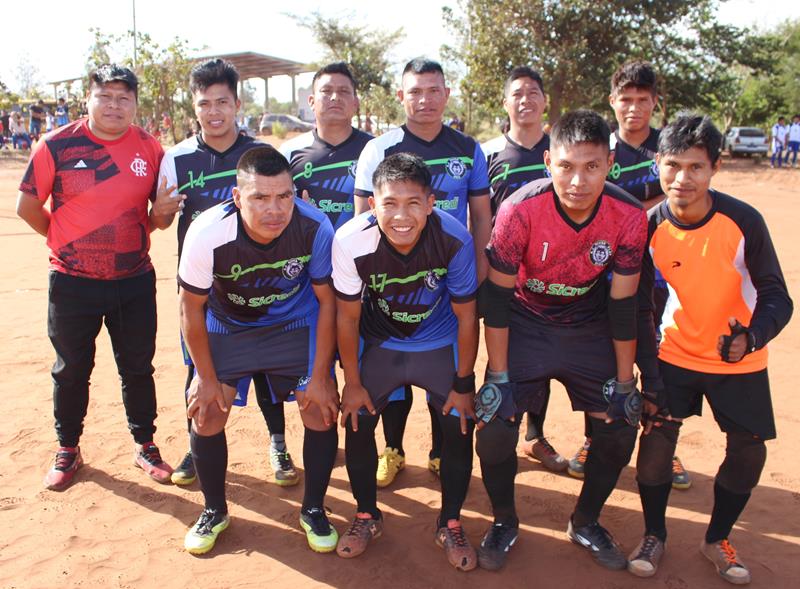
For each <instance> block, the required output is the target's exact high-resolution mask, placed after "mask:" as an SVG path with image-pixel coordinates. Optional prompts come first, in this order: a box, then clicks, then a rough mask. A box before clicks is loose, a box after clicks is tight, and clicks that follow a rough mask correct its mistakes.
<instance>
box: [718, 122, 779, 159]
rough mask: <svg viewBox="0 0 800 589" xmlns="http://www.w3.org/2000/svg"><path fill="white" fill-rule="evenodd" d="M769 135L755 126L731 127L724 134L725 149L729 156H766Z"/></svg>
mask: <svg viewBox="0 0 800 589" xmlns="http://www.w3.org/2000/svg"><path fill="white" fill-rule="evenodd" d="M768 148H769V137H767V134H766V133H764V131H762V130H761V129H757V128H756V127H731V128H730V130H729V131H728V132H727V133H726V134H725V149H727V150H728V153H729V154H731V157H737V156H739V155H748V156H749V155H752V154H755V155H759V156H766V155H767V150H768Z"/></svg>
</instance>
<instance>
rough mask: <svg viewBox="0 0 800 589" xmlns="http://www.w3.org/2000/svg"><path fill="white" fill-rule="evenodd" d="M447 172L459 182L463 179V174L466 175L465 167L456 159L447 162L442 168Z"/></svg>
mask: <svg viewBox="0 0 800 589" xmlns="http://www.w3.org/2000/svg"><path fill="white" fill-rule="evenodd" d="M444 169H445V170H447V173H448V174H449V175H450V176H452V177H453V178H455V179H456V180H460V179H461V178H463V177H464V174H466V173H467V166H465V165H464V162H462V161H461V160H460V159H458V158H457V157H452V158H450V159H449V160H447V164H446V165H445V167H444Z"/></svg>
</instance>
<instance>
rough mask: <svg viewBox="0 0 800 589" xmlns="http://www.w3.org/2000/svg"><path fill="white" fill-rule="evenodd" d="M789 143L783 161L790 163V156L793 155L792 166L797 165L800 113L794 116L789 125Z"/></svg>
mask: <svg viewBox="0 0 800 589" xmlns="http://www.w3.org/2000/svg"><path fill="white" fill-rule="evenodd" d="M787 138H788V140H789V143H788V144H787V147H786V159H785V160H783V163H784V164H786V165H787V166H788V165H789V156H790V155H791V156H792V167H795V168H796V167H797V152H798V151H800V115H794V116H793V117H792V124H791V125H790V126H789V134H788V137H787Z"/></svg>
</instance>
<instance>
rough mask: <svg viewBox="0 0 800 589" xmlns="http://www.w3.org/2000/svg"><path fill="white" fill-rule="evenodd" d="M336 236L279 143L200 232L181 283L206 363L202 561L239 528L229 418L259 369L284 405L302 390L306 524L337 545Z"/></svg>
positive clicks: (201, 388)
mask: <svg viewBox="0 0 800 589" xmlns="http://www.w3.org/2000/svg"><path fill="white" fill-rule="evenodd" d="M332 239H333V228H332V227H331V224H330V222H329V221H328V219H327V218H326V217H325V215H323V214H322V213H320V212H319V211H318V210H316V209H315V208H314V207H312V206H311V205H309V204H307V203H305V202H302V201H300V200H299V199H295V191H294V186H293V185H292V177H291V174H290V171H289V163H288V162H287V161H286V158H284V157H283V156H282V155H281V154H280V153H278V152H277V151H276V150H275V149H274V148H273V147H270V146H261V147H256V148H253V149H251V150H249V151H247V152H246V153H245V154H244V155H243V156H242V157H241V159H240V160H239V164H238V166H237V175H236V186H235V187H234V189H233V201H227V202H224V203H222V204H219V205H217V206H215V207H213V208H212V209H209V210H208V211H206V212H205V213H203V214H202V215H200V217H198V218H197V220H196V221H195V222H194V223H192V225H191V226H190V227H189V230H188V232H187V234H186V240H185V243H184V251H183V254H182V256H181V261H180V268H179V270H178V280H179V282H180V285H181V291H180V304H181V327H182V331H183V335H184V338H185V340H186V346H187V347H188V348H189V353H190V354H191V357H192V359H193V360H194V363H195V367H196V375H195V378H194V380H193V381H192V383H191V386H190V387H189V407H188V415H189V417H190V418H192V433H191V435H190V438H191V446H192V457H193V459H194V464H195V467H196V468H197V475H198V477H199V479H200V486H201V488H202V490H203V496H204V498H205V509H204V510H203V513H202V514H201V515H200V517H199V519H198V520H197V522H196V523H195V525H194V526H192V528H191V529H190V530H189V532H188V533H187V534H186V538H185V542H184V545H185V547H186V550H188V551H189V552H191V553H192V554H203V553H205V552H208V551H209V550H211V549H212V548H213V547H214V543H215V542H216V539H217V536H218V535H219V533H220V532H222V531H223V530H224V529H225V528H227V527H228V523H229V518H228V509H227V504H226V502H225V471H226V468H227V462H228V446H227V441H226V438H225V423H226V421H227V419H228V415H229V409H230V406H231V404H232V402H233V399H234V397H235V396H236V383H237V382H238V381H239V379H241V378H242V377H245V376H248V375H251V374H257V373H264V374H266V375H267V378H268V379H269V383H270V386H271V389H272V392H273V393H274V394H275V396H277V397H278V398H279V399H281V400H285V399H286V397H287V396H288V395H289V394H290V393H291V392H293V391H296V394H297V396H298V398H299V404H298V406H299V407H300V416H301V418H302V420H303V425H304V426H305V437H304V441H303V460H304V464H305V469H306V476H305V495H304V497H303V505H302V509H301V512H300V524H301V526H302V528H303V529H304V530H305V532H306V537H307V539H308V544H309V546H310V547H311V548H312V549H313V550H315V551H317V552H330V551H332V550H334V549H335V548H336V541H337V540H338V536H337V534H336V530H335V529H334V527H333V526H332V525H331V524H330V522H329V521H328V517H327V515H326V514H325V510H324V508H323V500H324V498H325V492H326V490H327V487H328V482H329V481H330V475H331V470H332V468H333V462H334V459H335V458H336V448H337V445H338V434H337V430H336V416H337V413H338V402H339V397H338V395H337V393H336V386H335V384H334V382H333V378H332V375H331V369H332V363H333V354H334V348H335V341H336V340H335V337H336V336H335V333H336V332H335V328H336V326H335V323H336V299H335V296H334V294H333V290H332V289H331V287H330V284H329V283H330V277H331V262H330V247H331V240H332Z"/></svg>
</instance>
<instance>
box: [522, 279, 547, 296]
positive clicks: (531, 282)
mask: <svg viewBox="0 0 800 589" xmlns="http://www.w3.org/2000/svg"><path fill="white" fill-rule="evenodd" d="M525 286H527V287H528V290H530V291H531V292H535V293H543V292H544V282H542V281H541V280H539V279H538V278H529V279H528V281H527V282H526V283H525Z"/></svg>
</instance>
